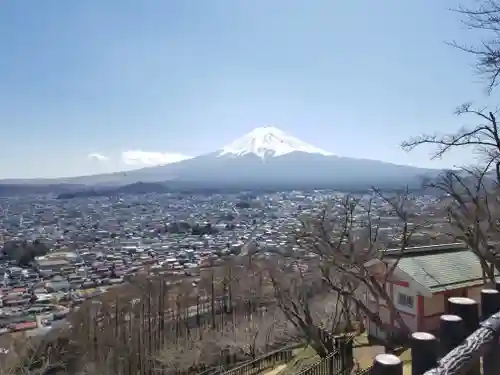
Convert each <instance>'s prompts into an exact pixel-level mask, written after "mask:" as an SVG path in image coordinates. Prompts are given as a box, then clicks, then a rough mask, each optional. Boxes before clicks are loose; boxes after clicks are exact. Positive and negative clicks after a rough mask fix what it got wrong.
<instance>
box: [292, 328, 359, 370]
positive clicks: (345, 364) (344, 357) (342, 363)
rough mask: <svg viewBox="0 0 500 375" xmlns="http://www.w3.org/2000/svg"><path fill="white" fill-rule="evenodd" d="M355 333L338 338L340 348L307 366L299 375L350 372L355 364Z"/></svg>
mask: <svg viewBox="0 0 500 375" xmlns="http://www.w3.org/2000/svg"><path fill="white" fill-rule="evenodd" d="M354 338H355V335H349V336H347V337H344V338H342V339H340V338H337V340H339V341H338V343H339V345H338V349H337V350H335V351H334V352H332V353H330V354H328V356H326V357H325V358H321V359H320V360H318V361H317V362H316V363H313V364H312V365H311V366H309V367H306V368H305V369H303V370H301V371H300V372H298V373H297V375H340V374H350V373H351V371H352V368H353V366H354V359H353V358H354V356H353V343H354Z"/></svg>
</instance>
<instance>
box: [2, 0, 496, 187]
mask: <svg viewBox="0 0 500 375" xmlns="http://www.w3.org/2000/svg"><path fill="white" fill-rule="evenodd" d="M472 2H473V0H467V1H457V2H456V3H455V2H453V3H447V5H446V6H445V5H444V4H442V3H440V2H436V1H432V0H422V1H420V2H415V3H406V2H400V1H396V0H388V2H386V3H384V6H380V4H376V3H366V2H362V1H360V0H351V1H349V2H331V1H327V0H318V1H316V2H313V3H305V2H303V1H301V0H292V1H285V0H276V1H273V2H269V1H264V0H255V1H252V2H249V1H245V0H212V1H209V2H208V1H203V0H193V1H191V2H189V3H188V2H181V1H172V2H169V1H163V0H145V1H132V0H130V1H128V0H127V1H123V0H120V1H118V0H109V1H105V2H103V1H98V0H87V1H85V2H76V1H71V2H68V1H64V0H52V1H46V2H31V3H30V5H29V6H26V5H25V3H24V4H23V2H18V1H9V2H5V3H4V4H2V11H1V12H0V46H1V47H2V50H3V54H2V57H1V58H0V129H1V130H2V135H3V138H4V144H3V147H2V148H1V149H0V150H1V151H0V157H1V158H2V160H3V163H1V165H0V178H2V179H6V178H9V179H25V178H54V177H71V176H84V175H91V174H100V173H109V172H115V171H126V170H130V169H137V168H141V167H143V166H150V165H157V164H164V163H166V162H170V161H175V160H180V159H182V158H183V157H185V156H196V155H202V154H205V153H208V152H212V151H215V150H217V149H219V148H221V147H223V146H224V145H226V144H228V143H230V142H231V141H233V140H234V139H236V138H238V137H240V136H242V135H244V134H245V133H247V132H249V131H250V130H252V129H253V128H255V127H260V126H264V125H274V126H277V127H278V128H280V129H282V130H283V131H285V132H287V133H290V134H291V135H294V136H295V137H297V138H299V139H300V140H303V141H305V142H307V143H310V144H312V145H314V146H315V147H318V148H321V149H324V150H327V151H329V152H332V153H334V154H336V155H340V156H346V157H356V158H361V159H375V160H381V161H385V162H390V163H394V164H404V165H413V166H419V167H424V168H434V169H439V168H447V167H452V166H454V165H457V164H464V163H469V162H471V160H472V157H471V155H470V153H469V152H467V150H462V151H461V152H456V153H454V154H450V155H449V156H447V157H445V158H444V159H442V160H436V161H431V160H429V151H430V150H429V149H421V150H417V151H414V152H412V153H410V154H407V153H405V152H404V151H402V150H401V149H400V146H399V145H400V143H401V142H402V141H403V140H405V139H408V138H409V137H411V136H414V135H418V134H420V133H423V132H425V133H434V132H450V131H452V130H454V129H458V128H459V127H460V126H461V125H463V124H464V123H463V122H462V120H463V119H458V118H457V117H455V116H454V115H453V110H454V108H455V107H457V106H458V105H460V104H462V103H463V102H468V101H474V102H476V103H479V104H483V103H484V104H488V101H489V100H491V99H488V98H487V97H486V96H485V93H484V82H483V81H481V80H480V78H479V77H477V76H475V75H474V74H473V70H472V68H471V63H472V62H473V60H472V59H473V57H472V56H470V55H467V54H466V53H463V52H461V51H458V50H456V49H454V48H452V47H450V46H448V45H446V43H445V42H447V41H452V40H457V41H459V42H461V43H464V44H467V43H473V42H474V41H476V40H477V39H476V35H474V34H473V33H471V32H470V31H467V30H465V28H464V27H463V25H462V24H461V23H460V16H459V15H457V14H456V13H453V12H451V11H450V10H449V7H452V6H454V5H458V4H465V5H466V4H468V3H472ZM409 15H411V16H409Z"/></svg>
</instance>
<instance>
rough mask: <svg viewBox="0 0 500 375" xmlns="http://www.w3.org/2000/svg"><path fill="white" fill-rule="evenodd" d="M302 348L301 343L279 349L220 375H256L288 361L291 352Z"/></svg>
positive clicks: (291, 355) (290, 357) (291, 354)
mask: <svg viewBox="0 0 500 375" xmlns="http://www.w3.org/2000/svg"><path fill="white" fill-rule="evenodd" d="M301 346H303V344H301V343H296V344H293V345H290V346H287V347H286V348H281V349H278V350H275V351H272V352H270V353H266V354H264V355H262V356H261V357H258V358H255V359H254V360H251V361H248V362H245V363H242V364H241V365H239V366H237V367H234V368H232V369H230V370H227V371H225V372H221V373H220V374H221V375H253V374H257V373H259V372H261V371H263V370H265V369H268V368H270V367H275V366H276V365H280V364H283V363H286V362H288V361H290V360H291V359H292V357H293V350H294V349H297V348H299V347H301Z"/></svg>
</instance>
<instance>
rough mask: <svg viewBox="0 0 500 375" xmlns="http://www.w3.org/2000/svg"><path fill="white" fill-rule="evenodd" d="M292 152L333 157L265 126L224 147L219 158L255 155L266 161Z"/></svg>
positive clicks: (274, 128) (278, 130) (280, 131)
mask: <svg viewBox="0 0 500 375" xmlns="http://www.w3.org/2000/svg"><path fill="white" fill-rule="evenodd" d="M291 152H306V153H309V154H320V155H324V156H328V155H332V154H331V153H330V152H327V151H324V150H322V149H319V148H317V147H314V146H312V145H310V144H308V143H306V142H303V141H301V140H300V139H297V138H295V137H293V136H291V135H289V134H286V133H285V132H283V131H282V130H280V129H278V128H276V127H274V126H264V127H260V128H256V129H254V130H252V131H251V132H250V133H248V134H245V135H244V136H243V137H240V138H238V139H236V140H235V141H233V142H231V143H230V144H228V145H227V146H225V147H223V148H222V150H221V151H220V152H219V155H218V156H224V155H232V156H243V155H247V154H255V155H257V156H258V157H260V158H262V159H264V158H266V157H275V156H281V155H285V154H289V153H291Z"/></svg>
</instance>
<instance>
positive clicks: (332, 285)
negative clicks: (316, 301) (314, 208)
mask: <svg viewBox="0 0 500 375" xmlns="http://www.w3.org/2000/svg"><path fill="white" fill-rule="evenodd" d="M375 203H377V204H378V205H383V206H385V207H388V211H390V212H391V215H392V218H393V220H392V222H391V228H392V230H393V232H392V234H390V235H389V234H385V235H383V233H382V230H381V221H380V217H379V216H378V215H376V214H375V213H374V212H373V211H372V209H373V207H374V205H375ZM410 205H411V202H410V199H409V198H408V194H402V195H394V196H393V197H391V198H385V197H384V196H382V194H380V192H376V194H375V195H374V198H372V199H368V200H367V201H363V200H361V199H354V198H352V197H346V198H345V199H343V200H342V201H341V202H339V203H337V205H336V206H335V209H332V208H331V207H330V208H326V209H325V210H324V211H323V212H322V213H321V214H319V215H317V216H316V217H312V218H307V219H305V220H304V221H303V225H302V230H301V231H300V232H299V233H298V234H297V237H296V243H297V244H298V246H299V247H300V249H302V250H303V251H305V253H306V255H309V256H310V257H313V260H312V261H311V262H310V265H309V267H308V269H310V270H311V269H312V270H318V271H317V272H319V273H320V276H321V281H322V284H317V287H316V288H319V290H325V286H326V288H327V290H329V291H330V292H333V297H332V298H334V299H335V301H334V302H335V303H336V304H337V307H338V306H340V310H337V312H338V311H340V313H338V315H337V316H336V317H335V320H336V321H335V325H336V326H333V327H331V328H330V329H331V330H332V331H333V332H335V331H337V332H338V331H339V329H343V330H344V332H345V331H351V332H356V329H358V330H360V329H363V326H362V322H361V320H362V318H361V317H362V316H364V317H366V318H367V319H368V320H369V321H371V322H372V323H373V324H376V325H377V326H379V327H380V328H381V329H383V330H384V331H386V333H387V336H388V338H390V339H391V340H388V343H387V345H388V346H391V341H392V340H394V339H395V338H396V337H399V336H401V338H405V337H407V335H408V333H409V329H408V327H407V325H406V323H405V321H404V319H403V318H402V316H401V315H400V314H399V311H398V309H397V308H396V306H395V303H394V301H393V296H392V294H391V292H390V291H389V289H388V288H387V283H388V282H390V281H394V271H395V270H396V268H397V265H398V261H399V258H400V256H402V255H403V254H404V251H405V249H406V248H407V247H409V246H410V245H411V240H412V236H413V235H414V234H415V233H417V232H418V231H419V229H420V228H422V226H423V225H424V222H423V221H422V219H421V218H420V217H419V216H418V215H414V214H412V211H411V207H410ZM388 243H390V244H391V247H394V248H396V254H397V256H396V257H395V256H394V253H395V252H394V251H393V252H391V254H392V255H391V257H390V258H389V257H388V256H387V257H386V254H387V252H386V249H387V246H388ZM315 263H316V264H317V266H315ZM289 289H290V288H289ZM286 293H289V292H286ZM289 300H291V301H293V302H292V305H294V304H295V305H297V307H296V308H295V307H294V309H302V310H303V307H301V305H302V304H304V303H303V301H301V300H296V299H295V300H294V299H293V298H289ZM382 305H385V307H384V308H386V309H388V310H389V315H390V317H391V320H393V321H394V323H395V324H391V322H385V321H383V320H382V319H381V314H380V312H381V311H380V309H381V306H382ZM353 317H354V319H353ZM308 319H309V318H308ZM353 320H354V321H357V323H358V325H357V326H355V324H354V323H355V322H353ZM329 349H330V348H329ZM319 353H320V352H319Z"/></svg>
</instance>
